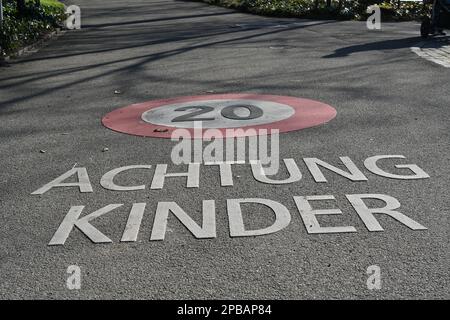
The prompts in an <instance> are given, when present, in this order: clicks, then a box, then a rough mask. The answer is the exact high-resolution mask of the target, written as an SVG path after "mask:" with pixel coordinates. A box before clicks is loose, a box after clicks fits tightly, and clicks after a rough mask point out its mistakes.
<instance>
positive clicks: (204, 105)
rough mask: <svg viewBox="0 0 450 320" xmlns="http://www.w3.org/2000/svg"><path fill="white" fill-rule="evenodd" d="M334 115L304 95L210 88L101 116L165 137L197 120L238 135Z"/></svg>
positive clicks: (116, 125) (115, 126) (109, 123)
mask: <svg viewBox="0 0 450 320" xmlns="http://www.w3.org/2000/svg"><path fill="white" fill-rule="evenodd" d="M335 116H336V110H335V109H334V108H333V107H331V106H329V105H327V104H324V103H321V102H318V101H314V100H309V99H302V98H294V97H287V96H274V95H256V94H215V95H204V96H190V97H179V98H172V99H165V100H153V101H148V102H144V103H139V104H133V105H131V106H127V107H124V108H120V109H117V110H114V111H113V112H111V113H108V114H107V115H106V116H105V117H104V118H103V120H102V122H103V125H104V126H106V127H107V128H110V129H112V130H114V131H118V132H123V133H127V134H132V135H136V136H146V137H159V138H170V137H171V132H173V131H174V130H175V129H180V128H183V129H186V130H189V131H192V134H193V133H194V129H195V128H198V125H199V124H200V125H201V128H202V130H208V129H217V130H220V131H221V132H222V133H223V136H224V137H242V136H250V135H255V134H260V132H268V133H270V130H271V129H278V130H279V132H287V131H293V130H299V129H304V128H309V127H313V126H317V125H320V124H323V123H325V122H328V121H330V120H331V119H333V118H334V117H335ZM230 129H243V130H230ZM248 129H255V130H248ZM261 129H266V130H261Z"/></svg>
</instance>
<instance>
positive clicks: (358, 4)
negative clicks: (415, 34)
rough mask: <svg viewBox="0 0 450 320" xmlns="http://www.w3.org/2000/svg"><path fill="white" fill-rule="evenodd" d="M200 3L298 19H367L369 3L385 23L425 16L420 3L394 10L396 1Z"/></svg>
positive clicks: (213, 0)
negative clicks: (380, 12) (376, 9)
mask: <svg viewBox="0 0 450 320" xmlns="http://www.w3.org/2000/svg"><path fill="white" fill-rule="evenodd" d="M200 1H203V2H207V3H210V4H215V5H221V6H226V7H229V8H236V9H239V10H242V11H247V12H251V13H256V14H263V15H274V16H283V17H301V18H325V19H357V20H362V19H366V18H367V17H368V14H367V13H366V10H367V7H368V6H370V5H373V4H378V5H380V7H381V9H382V12H383V18H384V19H385V20H386V19H389V20H410V19H417V18H420V17H421V16H422V15H423V14H424V13H425V11H424V6H423V4H422V3H420V2H419V3H417V2H402V3H401V5H400V7H398V0H384V1H383V0H340V1H339V0H333V1H331V3H332V6H331V7H327V6H326V1H325V0H200Z"/></svg>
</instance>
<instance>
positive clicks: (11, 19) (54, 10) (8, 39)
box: [0, 0, 66, 55]
mask: <svg viewBox="0 0 450 320" xmlns="http://www.w3.org/2000/svg"><path fill="white" fill-rule="evenodd" d="M0 1H1V0H0ZM54 2H55V4H53V3H51V2H49V1H48V0H43V1H42V3H41V5H40V6H38V5H37V4H35V2H34V1H29V2H27V7H26V10H25V12H24V13H23V14H20V15H19V12H18V10H17V7H16V1H15V0H6V1H5V0H3V6H4V8H3V9H4V10H3V15H4V20H3V23H2V26H1V28H0V47H1V52H0V54H1V55H6V54H10V53H13V52H15V51H17V50H18V49H19V48H21V47H23V46H25V45H28V44H30V43H33V42H34V41H36V40H38V39H39V38H40V37H41V36H42V35H43V34H45V33H48V32H50V31H52V30H54V29H55V28H56V27H58V26H60V25H61V24H62V22H63V21H64V19H65V18H66V15H65V13H64V6H62V4H61V3H59V2H56V1H54Z"/></svg>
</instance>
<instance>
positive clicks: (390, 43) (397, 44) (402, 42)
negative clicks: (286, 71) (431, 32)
mask: <svg viewBox="0 0 450 320" xmlns="http://www.w3.org/2000/svg"><path fill="white" fill-rule="evenodd" d="M420 40H421V38H420V37H410V38H403V39H393V40H383V41H376V42H370V43H362V44H358V45H352V46H349V47H344V48H339V49H337V50H335V52H334V53H332V54H328V55H326V56H323V57H322V58H327V59H328V58H343V57H348V56H350V55H352V54H354V53H360V52H368V51H383V50H398V49H404V48H410V47H412V46H414V45H415V44H417V42H419V41H420Z"/></svg>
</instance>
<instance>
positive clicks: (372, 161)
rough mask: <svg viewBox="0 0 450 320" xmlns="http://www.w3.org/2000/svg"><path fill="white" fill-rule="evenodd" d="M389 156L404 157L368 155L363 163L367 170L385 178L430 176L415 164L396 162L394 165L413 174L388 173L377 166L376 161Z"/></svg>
mask: <svg viewBox="0 0 450 320" xmlns="http://www.w3.org/2000/svg"><path fill="white" fill-rule="evenodd" d="M391 158H397V159H405V158H406V157H405V156H390V155H387V156H374V157H370V158H367V159H366V161H364V165H365V166H366V168H367V170H369V171H370V172H372V173H375V174H377V175H379V176H382V177H386V178H392V179H400V180H410V179H426V178H429V177H430V176H429V175H428V174H427V173H426V172H425V171H423V170H422V169H420V168H419V167H418V166H417V165H415V164H396V165H395V167H396V168H397V169H404V168H405V169H409V170H411V171H412V172H413V173H414V174H413V175H400V174H393V173H389V172H386V171H384V170H382V169H380V167H378V166H377V161H378V160H380V159H391Z"/></svg>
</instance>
